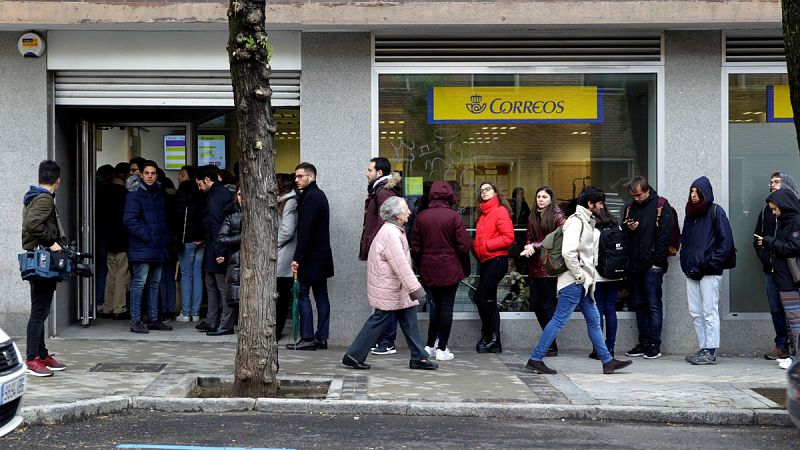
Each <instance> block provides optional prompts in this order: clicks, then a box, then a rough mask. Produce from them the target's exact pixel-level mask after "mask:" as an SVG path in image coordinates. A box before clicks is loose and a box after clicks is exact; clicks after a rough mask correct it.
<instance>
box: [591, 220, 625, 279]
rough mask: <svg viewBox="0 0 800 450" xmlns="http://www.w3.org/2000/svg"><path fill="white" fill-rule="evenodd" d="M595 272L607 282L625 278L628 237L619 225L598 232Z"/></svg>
mask: <svg viewBox="0 0 800 450" xmlns="http://www.w3.org/2000/svg"><path fill="white" fill-rule="evenodd" d="M599 247H600V248H599V252H598V255H597V256H598V257H597V272H598V273H599V274H600V275H602V276H603V278H607V279H609V280H619V279H621V278H623V277H624V276H625V268H626V267H627V266H628V235H627V234H626V233H625V232H624V231H622V228H620V226H619V225H614V226H611V227H608V228H606V229H604V230H601V231H600V243H599Z"/></svg>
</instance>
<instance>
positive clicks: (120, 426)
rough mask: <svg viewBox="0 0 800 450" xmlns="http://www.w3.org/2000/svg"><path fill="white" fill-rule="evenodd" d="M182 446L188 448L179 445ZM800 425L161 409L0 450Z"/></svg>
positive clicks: (732, 433)
mask: <svg viewBox="0 0 800 450" xmlns="http://www.w3.org/2000/svg"><path fill="white" fill-rule="evenodd" d="M176 446H186V447H176ZM799 446H800V430H797V429H795V428H788V427H786V428H771V427H710V426H686V425H673V424H637V423H611V422H582V421H563V420H550V421H530V420H519V419H481V418H474V417H465V418H458V417H405V416H359V417H356V416H353V415H319V414H309V415H305V416H300V415H279V414H269V413H254V412H248V413H224V414H211V413H203V414H201V413H184V414H177V413H162V412H151V411H143V410H136V411H132V412H129V413H125V414H119V415H114V416H101V417H96V418H93V419H91V420H86V421H81V422H70V423H66V424H62V425H51V426H34V427H28V428H25V427H21V428H18V429H17V430H15V431H14V432H12V433H11V434H9V435H7V436H6V437H5V438H2V439H0V448H2V449H60V448H64V449H113V448H140V449H157V448H159V449H175V450H177V449H181V448H186V449H192V450H200V449H215V450H221V449H222V448H226V450H228V449H231V448H234V449H255V448H258V449H264V448H295V449H306V448H324V449H339V448H346V449H374V448H381V449H382V448H387V449H388V448H391V449H395V448H398V449H399V448H403V449H404V448H426V449H428V448H458V449H466V448H480V449H484V448H498V449H499V448H502V449H508V448H558V449H560V450H561V449H569V448H582V449H589V448H591V449H612V448H613V449H617V448H620V449H621V448H646V449H662V448H663V449H667V448H668V449H676V448H687V449H698V448H700V449H726V450H730V449H784V448H785V449H797V448H798V447H799Z"/></svg>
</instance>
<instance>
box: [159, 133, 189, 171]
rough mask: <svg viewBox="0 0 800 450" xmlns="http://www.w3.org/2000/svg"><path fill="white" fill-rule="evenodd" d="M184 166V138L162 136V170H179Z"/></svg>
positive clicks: (175, 135) (182, 136) (181, 136)
mask: <svg viewBox="0 0 800 450" xmlns="http://www.w3.org/2000/svg"><path fill="white" fill-rule="evenodd" d="M185 165H186V136H184V135H182V134H172V135H169V134H168V135H164V170H181V167H183V166H185Z"/></svg>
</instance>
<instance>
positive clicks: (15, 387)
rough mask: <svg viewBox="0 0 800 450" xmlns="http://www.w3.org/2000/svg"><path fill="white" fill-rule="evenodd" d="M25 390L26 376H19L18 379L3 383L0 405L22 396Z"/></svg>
mask: <svg viewBox="0 0 800 450" xmlns="http://www.w3.org/2000/svg"><path fill="white" fill-rule="evenodd" d="M23 392H25V377H19V378H17V379H16V380H13V381H9V382H8V383H3V385H2V397H0V405H5V404H6V403H8V402H10V401H12V400H14V399H16V398H19V397H21V396H22V393H23Z"/></svg>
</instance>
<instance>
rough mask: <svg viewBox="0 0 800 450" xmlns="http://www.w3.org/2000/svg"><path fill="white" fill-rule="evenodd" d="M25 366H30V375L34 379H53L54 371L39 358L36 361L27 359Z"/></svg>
mask: <svg viewBox="0 0 800 450" xmlns="http://www.w3.org/2000/svg"><path fill="white" fill-rule="evenodd" d="M25 365H26V366H28V374H29V375H33V376H34V377H52V376H53V371H51V370H50V369H48V368H47V366H45V365H44V363H43V362H42V359H41V358H39V357H38V356H37V357H36V358H34V359H26V360H25Z"/></svg>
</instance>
